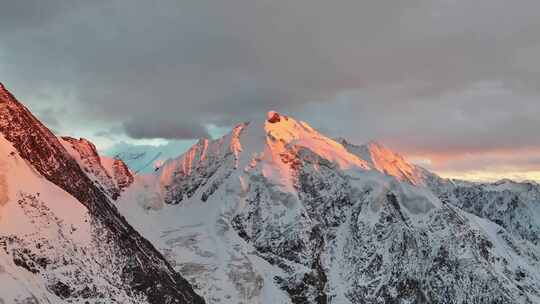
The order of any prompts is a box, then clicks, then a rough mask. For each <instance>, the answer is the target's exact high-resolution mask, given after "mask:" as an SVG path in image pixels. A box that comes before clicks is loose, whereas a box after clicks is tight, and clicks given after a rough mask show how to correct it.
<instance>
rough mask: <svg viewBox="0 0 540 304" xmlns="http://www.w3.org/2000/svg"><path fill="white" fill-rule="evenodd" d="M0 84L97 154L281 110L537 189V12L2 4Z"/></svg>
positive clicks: (136, 1)
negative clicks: (530, 181) (524, 181)
mask: <svg viewBox="0 0 540 304" xmlns="http://www.w3.org/2000/svg"><path fill="white" fill-rule="evenodd" d="M0 8H1V9H0V81H2V82H4V83H5V85H6V86H7V87H8V88H9V89H10V90H11V91H13V92H14V93H15V95H16V96H18V97H19V99H20V100H21V101H23V102H24V103H26V104H27V105H28V106H29V107H30V108H31V109H32V110H33V111H34V112H35V113H36V114H38V116H39V117H40V118H41V119H42V120H44V121H45V122H46V123H47V124H48V125H49V126H50V127H51V128H53V129H54V130H55V131H56V132H58V133H61V134H69V135H75V136H84V137H88V138H90V139H92V140H93V141H94V142H96V143H97V144H98V146H100V147H101V148H102V149H107V148H109V147H110V146H111V145H113V144H114V143H115V142H119V141H127V142H129V143H132V144H143V143H144V144H147V143H151V144H159V143H166V142H167V141H174V142H175V143H181V144H184V145H187V144H189V143H190V142H191V141H192V140H193V139H194V138H198V137H202V136H216V135H218V134H220V133H222V132H223V130H226V129H228V128H229V127H231V126H232V125H234V124H235V123H237V122H241V121H247V120H253V119H262V117H264V116H265V113H266V111H268V110H270V109H275V110H278V111H280V112H284V113H288V114H291V115H293V116H296V117H298V118H299V119H302V120H305V121H307V122H309V123H311V124H312V125H313V126H315V127H317V128H319V129H320V130H321V131H323V132H325V133H327V134H329V135H332V136H343V137H346V138H348V139H350V141H352V142H357V143H362V142H364V141H367V140H370V139H376V140H378V141H380V142H382V143H384V144H386V145H388V146H390V147H391V148H393V149H395V150H397V151H400V152H401V153H402V154H404V155H406V156H407V157H409V158H410V159H413V160H414V161H416V162H418V163H421V164H423V165H425V166H427V167H429V168H431V169H433V170H435V171H437V172H439V173H441V174H443V175H445V176H457V177H467V178H472V179H494V178H499V177H501V176H508V177H513V178H517V179H528V178H531V179H538V180H540V136H539V134H538V133H539V130H540V56H539V54H540V18H538V12H539V11H540V1H538V0H515V1H508V0H467V1H457V0H408V1H395V0H392V1H391V0H333V1H328V0H227V1H223V0H196V1H193V0H185V1H184V0H161V1H146V0H92V1H88V0H48V1H42V0H17V1H12V0H0Z"/></svg>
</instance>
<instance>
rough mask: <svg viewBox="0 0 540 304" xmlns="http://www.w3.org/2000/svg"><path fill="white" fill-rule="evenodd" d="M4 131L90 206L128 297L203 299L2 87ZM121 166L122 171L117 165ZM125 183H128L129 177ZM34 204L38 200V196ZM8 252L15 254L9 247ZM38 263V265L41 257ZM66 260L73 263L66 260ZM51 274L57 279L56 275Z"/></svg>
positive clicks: (94, 165) (88, 151)
mask: <svg viewBox="0 0 540 304" xmlns="http://www.w3.org/2000/svg"><path fill="white" fill-rule="evenodd" d="M0 133H1V135H2V136H3V137H4V138H5V139H6V140H7V141H8V142H9V143H10V144H11V145H12V146H13V147H14V149H15V150H16V154H17V157H19V156H20V158H22V159H24V160H25V161H26V162H27V163H28V164H29V165H30V166H31V168H33V169H34V170H35V171H37V173H39V174H40V175H41V176H43V177H44V178H45V179H47V180H48V181H50V182H51V183H53V184H55V185H56V186H58V187H59V188H61V189H62V190H64V191H65V192H67V193H69V194H71V195H72V196H73V197H74V198H76V199H77V200H78V201H79V202H80V203H82V204H83V205H84V206H86V208H88V210H89V214H90V218H89V220H91V221H92V222H93V225H92V229H93V230H94V231H95V237H96V238H99V239H100V240H102V241H103V242H104V243H105V244H107V249H106V250H105V251H106V252H103V253H102V254H104V255H114V256H115V258H114V260H113V261H112V262H114V263H115V264H113V265H114V266H115V271H116V273H117V278H116V280H118V283H119V284H120V287H119V288H120V289H121V290H123V291H124V292H125V293H126V294H127V295H132V296H133V297H132V299H130V300H129V301H132V302H136V301H140V302H148V303H203V300H202V299H201V298H200V297H199V296H197V295H196V294H195V293H194V292H193V290H192V288H191V286H190V285H189V284H188V283H187V282H186V281H185V280H184V279H183V278H182V277H181V276H180V275H179V274H178V273H176V272H175V271H174V270H173V269H172V268H171V266H170V265H169V264H168V263H167V262H166V261H165V259H164V258H163V256H162V255H161V254H160V253H159V252H158V251H157V250H156V249H155V248H154V247H153V246H152V244H151V243H150V242H148V241H147V240H146V239H144V238H143V237H141V236H140V234H139V233H137V231H135V230H134V229H133V228H132V227H131V226H130V225H129V224H128V223H127V222H126V221H125V219H124V218H123V217H122V216H120V215H119V214H118V212H117V210H116V208H115V207H114V206H113V205H112V203H111V201H110V200H109V198H108V197H107V194H110V193H107V194H105V193H106V192H107V189H106V190H105V191H102V190H101V189H100V188H99V187H98V186H96V185H95V184H94V182H93V181H92V180H91V179H90V178H89V177H88V175H87V174H85V172H84V171H83V170H82V169H81V167H80V166H79V164H78V163H77V161H76V160H75V159H74V158H73V157H72V156H71V155H70V154H69V153H68V152H67V151H66V149H65V148H64V146H63V145H62V144H61V143H60V141H59V140H58V139H57V138H56V137H55V136H54V135H53V134H52V133H51V132H50V131H49V130H48V129H47V128H46V127H45V126H43V125H42V124H41V123H40V122H39V121H38V120H37V119H36V118H35V117H34V116H33V115H32V114H31V113H30V112H29V111H28V110H27V109H26V108H25V107H24V106H23V105H21V104H20V103H19V102H18V101H17V100H16V99H15V98H14V97H13V96H12V95H11V94H10V93H9V92H7V91H6V90H5V89H3V90H0ZM77 147H78V148H81V147H84V149H80V151H79V150H78V151H79V152H80V153H81V160H83V163H84V164H87V165H88V166H90V167H89V168H88V170H89V172H91V173H92V174H97V175H96V176H100V177H105V178H108V177H107V176H106V174H104V172H103V171H101V169H102V168H99V166H98V164H99V160H98V159H96V155H95V148H93V145H91V144H89V143H87V142H82V143H81V145H78V146H77ZM83 167H85V166H83ZM117 167H118V168H119V169H122V168H120V167H121V166H119V165H117ZM85 168H86V167H85ZM124 169H125V168H124ZM125 173H126V172H124V174H125ZM109 177H110V176H109ZM128 180H129V178H128ZM122 183H124V184H125V183H126V181H123V182H122ZM36 204H40V203H39V200H37V201H36ZM23 241H25V240H23ZM27 246H37V244H32V243H30V244H27V245H23V246H21V247H19V248H25V247H27ZM52 246H54V245H52ZM59 246H63V245H62V244H60V245H59ZM58 250H61V248H58ZM23 253H24V252H23ZM9 254H11V255H14V254H15V253H14V251H11V252H10V253H9ZM24 254H26V253H24ZM66 258H69V257H66ZM20 260H21V261H22V262H20V263H21V265H22V267H25V268H26V267H27V268H28V269H29V271H30V272H34V270H33V269H37V268H38V267H35V266H33V265H34V264H35V263H36V262H35V261H33V262H32V263H29V262H27V261H28V258H21V259H20ZM37 263H38V264H40V263H39V260H38V261H37ZM65 263H67V264H70V263H71V262H70V261H69V260H67V261H66V262H65ZM41 268H45V267H41ZM36 271H38V272H39V270H36ZM82 271H84V270H82ZM47 275H51V276H53V277H54V274H52V273H48V274H47ZM72 275H73V276H75V275H76V274H75V273H73V274H72ZM105 275H108V274H105ZM50 289H51V290H52V291H53V292H54V293H55V294H56V295H57V296H58V297H59V298H71V296H72V295H73V290H72V289H71V287H70V286H67V285H66V284H65V283H63V282H58V283H57V284H54V285H53V286H52V287H50ZM85 295H86V296H88V298H89V299H92V298H93V299H98V298H99V296H98V295H99V291H96V292H93V291H91V290H90V291H88V292H85ZM85 295H82V294H81V295H80V296H77V297H76V298H77V299H80V298H81V297H82V298H84V297H85Z"/></svg>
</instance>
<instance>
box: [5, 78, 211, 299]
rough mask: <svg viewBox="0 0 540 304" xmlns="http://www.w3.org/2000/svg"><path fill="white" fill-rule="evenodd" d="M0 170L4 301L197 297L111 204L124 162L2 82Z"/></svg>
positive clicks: (123, 179) (124, 180)
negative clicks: (69, 133)
mask: <svg viewBox="0 0 540 304" xmlns="http://www.w3.org/2000/svg"><path fill="white" fill-rule="evenodd" d="M0 168H1V170H0V303H113V302H115V303H153V304H158V303H159V304H161V303H203V300H202V299H201V298H200V297H199V296H198V295H196V294H195V293H194V292H193V290H192V288H191V286H190V285H189V283H188V282H186V281H185V280H184V279H183V278H182V277H181V276H180V275H179V274H178V273H177V272H175V271H174V270H173V268H172V267H171V265H170V264H169V263H168V262H167V261H166V260H165V259H164V258H163V256H162V254H161V253H159V252H158V251H157V250H156V249H155V248H154V246H153V245H152V244H151V243H150V242H148V241H147V240H146V239H144V238H143V237H142V236H141V235H140V234H139V233H138V232H137V231H135V230H134V229H133V228H132V226H130V225H129V224H128V223H127V222H126V220H125V219H124V218H123V217H122V216H121V215H120V214H119V213H118V212H117V209H116V208H115V207H114V205H113V203H112V198H118V195H119V194H120V192H121V191H122V190H124V189H125V188H126V187H127V186H128V185H130V184H131V183H132V182H133V177H132V176H131V175H130V173H129V170H128V169H127V167H126V166H125V165H124V164H123V163H122V162H119V161H106V160H103V159H101V158H100V157H98V156H97V154H96V153H95V148H94V147H93V145H91V144H90V143H89V142H87V141H84V140H81V141H77V140H74V139H70V138H64V139H61V140H59V139H58V138H56V137H55V136H54V135H53V134H52V133H51V132H50V131H49V130H48V129H47V128H46V127H45V126H43V125H42V124H41V123H40V122H39V121H38V120H37V119H36V118H35V117H34V116H33V115H32V114H31V113H30V112H29V111H28V110H27V109H26V108H25V107H24V106H23V105H22V104H20V103H19V102H18V101H17V100H16V99H15V98H14V97H13V95H11V94H10V93H9V92H8V91H7V90H6V89H5V88H4V86H2V85H0ZM102 185H103V187H102Z"/></svg>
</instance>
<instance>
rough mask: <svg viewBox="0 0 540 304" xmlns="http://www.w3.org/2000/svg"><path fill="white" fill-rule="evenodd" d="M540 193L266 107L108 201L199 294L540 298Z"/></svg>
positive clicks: (231, 298)
mask: <svg viewBox="0 0 540 304" xmlns="http://www.w3.org/2000/svg"><path fill="white" fill-rule="evenodd" d="M539 191H540V186H538V185H537V184H532V183H530V184H518V183H513V182H504V183H495V184H475V183H468V182H458V181H451V180H446V179H442V178H440V177H438V176H437V175H435V174H433V173H431V172H429V171H427V170H425V169H423V168H420V167H418V166H415V165H412V164H410V163H408V162H407V161H406V160H405V159H404V158H403V157H401V156H399V155H398V154H397V153H395V152H392V151H390V150H388V149H387V148H385V147H383V146H382V145H380V144H377V143H373V142H372V143H369V144H367V145H359V146H357V145H353V144H351V143H349V142H347V141H346V140H343V139H338V140H333V139H330V138H328V137H326V136H324V135H322V134H320V133H319V132H317V131H316V130H314V129H313V128H311V127H310V126H309V125H308V124H306V123H304V122H301V121H297V120H295V119H293V118H291V117H288V116H286V115H281V114H279V113H276V112H270V113H268V116H267V118H266V119H265V120H261V121H254V122H251V123H244V124H240V125H238V126H237V127H235V128H234V129H233V130H232V132H231V133H229V134H227V135H226V136H224V137H223V138H220V139H217V140H208V139H202V140H200V141H199V142H198V143H197V144H195V145H194V146H193V147H192V148H191V149H189V150H188V151H187V152H186V153H184V154H183V155H182V156H180V157H178V158H176V159H172V160H169V161H167V162H166V163H164V164H163V166H161V167H160V168H159V170H157V171H156V172H154V173H152V174H147V175H139V176H137V177H135V181H134V183H133V185H132V186H130V187H129V188H128V189H127V190H126V192H125V193H124V194H122V196H121V197H120V199H119V200H118V202H117V206H118V208H119V210H120V212H121V213H122V214H124V215H125V216H126V218H127V219H128V221H129V222H130V223H132V224H133V225H134V226H135V227H136V228H137V229H138V230H139V231H140V232H141V233H142V234H143V235H144V236H145V237H147V238H148V239H149V240H151V241H152V242H153V244H154V245H155V246H156V247H158V248H159V249H160V250H161V251H162V252H163V253H164V254H165V256H166V258H167V259H168V260H169V261H170V262H171V264H172V265H173V266H174V267H175V269H176V270H178V271H179V272H180V273H181V274H182V275H184V276H185V277H186V278H188V280H189V281H190V282H191V283H192V284H193V286H194V287H195V289H196V291H197V292H199V293H200V294H201V295H203V296H204V297H205V299H206V301H207V302H208V303H295V304H296V303H318V304H322V303H354V304H358V303H362V304H363V303H540V262H539V261H540V260H539V258H540V247H539V244H538V235H539V234H538V227H539V225H540V201H539V200H538V193H539Z"/></svg>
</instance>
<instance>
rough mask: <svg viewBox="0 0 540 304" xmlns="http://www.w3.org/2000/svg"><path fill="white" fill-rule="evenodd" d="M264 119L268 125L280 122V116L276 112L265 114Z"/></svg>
mask: <svg viewBox="0 0 540 304" xmlns="http://www.w3.org/2000/svg"><path fill="white" fill-rule="evenodd" d="M266 118H267V120H268V122H269V123H276V122H280V121H281V114H279V113H278V112H276V111H269V112H268V113H267V114H266Z"/></svg>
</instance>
